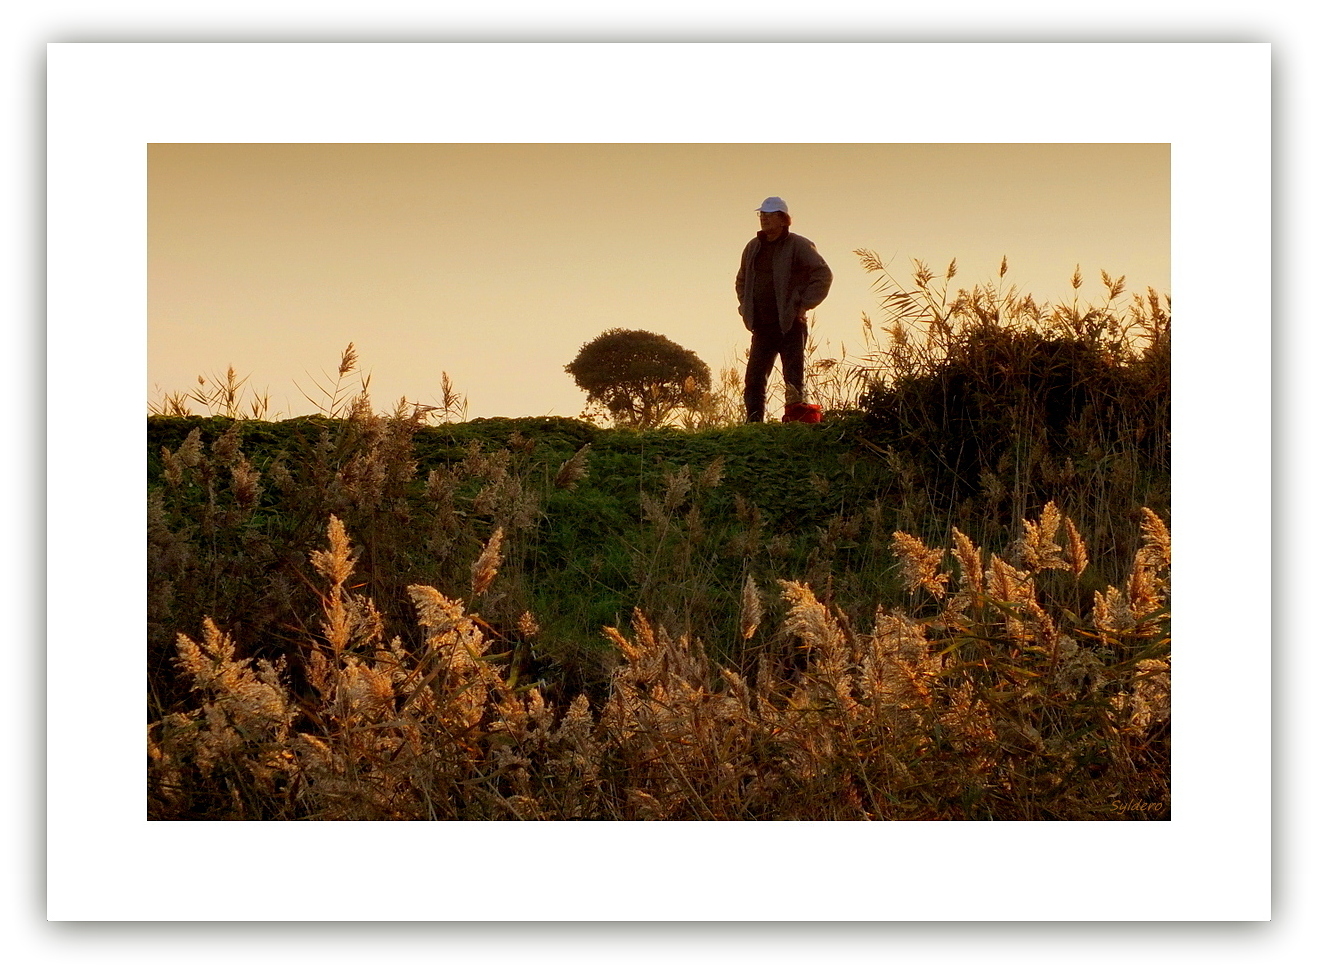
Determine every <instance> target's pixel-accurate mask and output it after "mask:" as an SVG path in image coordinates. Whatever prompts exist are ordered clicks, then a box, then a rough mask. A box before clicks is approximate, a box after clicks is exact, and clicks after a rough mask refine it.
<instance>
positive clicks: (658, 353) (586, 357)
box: [564, 327, 709, 428]
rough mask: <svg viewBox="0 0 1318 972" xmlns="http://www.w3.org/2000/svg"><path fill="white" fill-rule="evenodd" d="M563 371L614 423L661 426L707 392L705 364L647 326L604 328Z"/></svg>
mask: <svg viewBox="0 0 1318 972" xmlns="http://www.w3.org/2000/svg"><path fill="white" fill-rule="evenodd" d="M564 370H565V371H567V373H568V374H570V375H571V376H572V378H573V380H575V381H576V383H577V387H579V388H581V389H582V390H583V391H585V392H586V394H587V396H588V400H589V401H592V402H597V403H599V404H600V405H603V406H604V407H605V408H606V409H608V411H609V414H610V415H611V416H612V417H613V420H614V422H616V423H618V424H620V425H636V426H639V427H641V428H653V427H654V426H657V425H662V424H663V423H664V422H665V421H667V419H668V418H669V417H670V416H671V415H672V414H673V412H675V411H677V410H678V409H681V408H694V407H695V406H697V405H698V404H699V403H700V401H701V399H702V398H703V397H704V396H705V395H706V394H708V392H709V367H708V366H707V365H706V364H705V363H704V362H703V361H701V360H700V358H698V357H697V356H696V354H695V352H693V351H688V350H687V349H686V348H684V347H682V346H681V345H679V344H675V343H674V342H672V341H670V340H668V338H666V337H663V336H662V335H659V334H654V333H651V332H650V331H629V330H626V329H625V328H620V327H619V328H613V329H612V330H609V331H605V332H604V333H603V334H601V335H600V336H599V337H597V338H595V339H594V340H593V341H589V342H587V343H586V344H584V345H582V347H581V350H580V351H579V352H578V353H577V356H576V358H574V359H573V360H572V362H571V363H570V364H568V365H566V366H565V368H564Z"/></svg>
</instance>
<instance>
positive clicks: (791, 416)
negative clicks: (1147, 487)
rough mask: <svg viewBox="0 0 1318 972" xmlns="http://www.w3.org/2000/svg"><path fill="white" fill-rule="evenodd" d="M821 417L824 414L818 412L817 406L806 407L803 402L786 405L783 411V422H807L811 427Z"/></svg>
mask: <svg viewBox="0 0 1318 972" xmlns="http://www.w3.org/2000/svg"><path fill="white" fill-rule="evenodd" d="M823 417H824V413H823V412H821V411H820V410H819V406H818V405H807V404H806V403H805V402H797V403H796V404H795V405H788V406H787V408H786V409H784V410H783V421H784V422H808V423H810V424H812V425H813V424H814V423H815V422H818V421H819V420H820V419H821V418H823Z"/></svg>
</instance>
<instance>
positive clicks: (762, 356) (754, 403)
mask: <svg viewBox="0 0 1318 972" xmlns="http://www.w3.org/2000/svg"><path fill="white" fill-rule="evenodd" d="M777 336H778V335H777V334H776V333H775V332H773V331H754V332H752V334H751V353H750V357H749V358H748V359H747V361H746V394H745V402H746V421H747V422H763V421H764V398H765V392H766V390H767V389H768V387H769V373H770V372H772V371H773V359H774V358H776V357H777V356H778V342H777V341H776V340H774V338H776V337H777Z"/></svg>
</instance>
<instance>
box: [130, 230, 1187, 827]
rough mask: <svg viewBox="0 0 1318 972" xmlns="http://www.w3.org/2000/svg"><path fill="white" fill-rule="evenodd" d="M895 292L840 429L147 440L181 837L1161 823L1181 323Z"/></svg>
mask: <svg viewBox="0 0 1318 972" xmlns="http://www.w3.org/2000/svg"><path fill="white" fill-rule="evenodd" d="M867 259H872V256H867ZM871 269H872V270H875V272H877V273H886V271H885V270H884V269H883V268H882V266H881V265H879V264H878V263H877V261H874V262H873V264H871ZM952 269H953V268H949V270H952ZM1004 272H1005V270H1004ZM950 276H951V273H949V274H948V277H950ZM945 279H946V278H944V283H945ZM884 280H885V281H886V283H885V286H886V290H884V289H882V288H881V293H882V294H883V300H884V306H885V307H886V308H887V310H888V313H889V327H888V334H889V338H890V340H889V341H888V342H887V344H886V346H885V347H883V348H882V349H880V348H879V347H878V345H877V343H876V342H871V344H870V346H869V348H868V350H867V353H866V354H865V355H863V356H861V357H859V358H857V359H854V360H849V361H840V362H830V363H828V364H827V365H825V366H823V367H819V365H820V363H819V362H817V363H816V364H817V368H816V388H821V389H823V390H825V391H829V392H830V394H831V395H832V396H833V398H832V400H831V401H828V402H826V404H829V405H831V406H832V407H833V410H834V412H835V415H834V417H833V418H832V419H830V420H829V421H826V422H825V423H824V424H823V425H822V426H818V427H814V428H803V427H792V426H777V425H768V426H762V427H758V428H751V427H726V423H722V422H719V421H717V420H716V416H717V415H718V414H720V413H719V409H720V408H722V409H723V410H724V411H727V412H729V414H731V412H732V407H731V406H728V407H724V406H722V405H720V404H719V402H718V401H716V399H717V397H718V396H717V389H716V394H715V395H714V396H712V397H711V399H710V400H709V401H707V402H705V403H704V406H703V407H704V408H705V411H704V412H703V413H700V412H693V413H692V415H691V416H688V417H687V425H688V426H689V428H690V429H691V430H689V431H678V430H658V431H654V432H648V433H642V432H636V431H633V430H617V431H613V430H601V429H598V428H596V427H594V426H591V425H589V424H587V423H584V422H574V421H573V420H558V421H548V420H523V421H521V422H520V423H505V424H502V425H500V424H498V423H484V424H482V423H480V422H476V423H466V424H463V425H455V426H451V427H442V428H435V427H430V426H429V425H428V423H427V413H426V410H425V409H424V408H419V407H417V406H415V405H411V404H409V403H405V402H404V403H400V404H399V407H398V408H397V409H395V410H394V411H393V412H392V413H391V414H387V415H379V414H376V413H375V412H374V411H373V410H372V409H371V408H370V404H369V399H367V398H366V396H365V382H362V383H361V388H360V390H359V391H356V392H354V393H353V394H351V395H348V394H347V393H346V392H345V390H344V382H345V381H347V382H348V383H351V382H352V381H353V378H354V375H355V374H356V372H355V359H354V360H352V361H349V359H348V356H347V355H345V359H344V362H343V363H342V365H341V367H340V371H339V376H338V380H331V381H330V382H328V383H327V384H326V386H324V387H322V389H321V390H322V392H323V393H324V394H325V395H326V401H327V402H331V403H332V405H333V409H322V411H324V412H325V415H326V416H327V417H325V418H321V419H311V420H305V421H301V422H291V423H266V422H258V421H253V420H251V419H250V418H248V419H247V420H242V421H229V420H220V419H208V420H201V419H188V418H184V417H181V416H178V417H175V418H172V419H154V420H152V424H151V426H150V428H151V429H152V435H153V436H155V439H154V441H155V442H156V446H155V448H154V449H153V451H152V454H151V456H150V468H149V478H150V481H151V483H152V486H151V489H150V493H149V496H150V502H149V510H150V531H149V536H148V551H149V561H148V563H149V572H150V575H149V604H148V614H149V648H150V652H149V663H150V668H149V671H148V688H149V697H148V753H149V761H148V765H149V771H148V777H149V785H148V792H149V807H150V814H151V816H152V817H153V818H157V819H281V820H293V819H459V818H460V819H719V820H758V819H1166V818H1167V817H1168V816H1169V814H1170V791H1169V768H1170V634H1169V630H1170V600H1169V598H1170V591H1169V585H1168V576H1169V570H1170V557H1171V554H1170V538H1169V534H1168V530H1167V527H1166V522H1167V518H1168V516H1167V497H1168V495H1169V493H1168V468H1169V454H1168V450H1169V441H1168V434H1167V429H1166V420H1167V416H1166V411H1165V409H1166V405H1167V402H1166V367H1167V362H1168V360H1169V347H1170V315H1169V314H1168V313H1167V311H1166V309H1165V306H1164V305H1163V304H1160V303H1159V302H1158V299H1157V298H1156V295H1151V296H1150V298H1148V299H1140V300H1137V301H1131V302H1128V303H1127V304H1125V305H1122V306H1118V305H1117V298H1118V297H1119V296H1120V294H1121V284H1120V282H1119V281H1116V282H1114V281H1111V280H1108V281H1107V286H1108V291H1109V299H1108V302H1107V303H1106V304H1105V305H1103V306H1102V307H1099V308H1094V307H1086V308H1081V307H1080V306H1079V304H1078V302H1076V303H1074V304H1072V305H1071V306H1070V307H1061V308H1058V307H1049V308H1039V307H1036V306H1034V304H1033V302H1032V301H1031V300H1029V298H1022V297H1020V296H1019V295H1016V294H1014V292H1011V291H1009V290H1003V289H1001V288H998V287H990V288H975V289H974V290H973V291H971V292H966V291H961V292H960V293H958V294H956V295H953V296H949V295H948V294H947V291H946V288H945V286H944V287H943V289H941V290H940V289H939V286H938V282H937V280H935V279H934V278H933V277H932V275H930V274H928V273H927V271H923V268H917V274H916V286H915V287H914V288H912V289H910V290H904V289H901V288H898V287H897V286H896V285H895V281H893V280H892V278H891V277H885V278H884ZM1076 287H1077V289H1078V287H1079V283H1078V280H1077V282H1076ZM222 384H223V383H222ZM228 384H229V385H230V386H232V385H233V379H232V376H231V377H230V381H229V382H228ZM231 390H233V391H236V389H231ZM446 397H447V398H454V396H453V393H452V390H451V386H450V387H448V389H447V391H446ZM229 399H232V401H229ZM170 402H171V403H172V404H173V406H175V407H176V408H175V413H176V415H177V414H178V413H179V412H186V408H185V407H184V405H183V403H182V401H181V399H180V398H178V397H177V396H176V397H174V398H172V399H170ZM225 402H227V404H225ZM225 402H221V404H222V405H224V406H225V408H226V409H227V410H228V411H227V414H229V415H230V416H231V417H235V418H236V417H237V416H238V415H239V414H242V413H240V411H239V409H240V403H239V402H238V401H237V398H236V396H235V395H232V394H230V395H228V396H227V397H226V398H225ZM452 404H453V403H450V405H452ZM725 405H726V403H725ZM842 406H848V407H849V409H850V414H849V415H840V414H837V413H838V412H840V411H841V407H842ZM222 410H223V409H222ZM702 415H703V417H702ZM430 417H432V418H433V415H431V416H430ZM449 417H457V416H456V415H450V416H449ZM721 424H722V425H724V426H725V427H723V428H713V429H709V428H708V426H718V425H721ZM702 427H704V428H706V431H695V429H699V428H702ZM963 531H964V532H963Z"/></svg>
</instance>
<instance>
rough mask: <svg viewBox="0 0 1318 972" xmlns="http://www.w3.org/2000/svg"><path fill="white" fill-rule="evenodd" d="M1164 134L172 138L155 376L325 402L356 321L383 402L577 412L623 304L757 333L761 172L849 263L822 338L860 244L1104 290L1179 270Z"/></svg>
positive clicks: (844, 293) (1052, 291) (822, 321)
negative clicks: (603, 339)
mask: <svg viewBox="0 0 1318 972" xmlns="http://www.w3.org/2000/svg"><path fill="white" fill-rule="evenodd" d="M1170 184H1171V175H1170V150H1169V146H1168V145H1166V144H1015V145H1013V144H971V145H966V144H823V145H816V144H765V145H752V144H728V145H721V144H617V145H610V144H404V145H392V144H153V145H151V146H150V147H149V150H148V201H149V204H148V239H149V256H148V274H149V282H148V283H149V286H148V300H149V326H148V356H149V363H148V386H149V387H148V389H147V392H148V397H149V398H150V399H151V400H157V399H158V398H159V397H160V395H161V393H163V392H169V391H178V390H184V389H187V388H189V387H191V386H192V385H193V384H194V383H195V380H196V376H197V375H198V374H206V375H207V376H210V375H212V374H215V373H221V372H223V371H224V369H225V368H226V367H228V366H229V365H232V366H233V367H234V368H235V369H236V371H237V372H238V373H239V375H249V376H250V387H251V388H252V389H254V390H257V391H268V392H269V394H270V407H271V410H272V411H273V412H276V413H281V414H282V415H283V416H285V417H287V416H292V415H300V414H305V413H307V412H310V411H314V410H315V409H314V407H313V406H312V404H311V403H310V402H309V401H308V400H307V398H305V397H304V396H303V393H302V391H299V389H298V387H296V386H295V384H294V382H296V383H297V385H300V386H301V388H302V389H303V390H305V391H306V392H308V393H310V394H311V395H312V396H313V397H319V394H318V393H317V392H316V390H315V385H314V383H313V381H314V380H319V381H321V382H322V383H324V375H325V373H326V372H332V371H333V370H334V369H335V367H336V366H337V364H338V361H339V355H340V352H341V351H342V350H343V349H344V347H346V345H347V344H348V343H349V342H353V343H354V344H355V345H356V348H357V350H358V352H359V355H360V362H361V365H362V367H363V369H364V370H365V371H369V372H371V373H372V376H373V377H372V382H371V392H372V398H373V401H374V403H375V405H376V407H377V408H378V409H383V408H385V407H387V406H390V405H392V404H393V403H394V402H396V401H397V400H398V399H399V398H400V397H405V398H407V399H408V400H409V401H414V402H421V403H429V404H433V403H435V402H436V401H437V400H438V398H439V388H440V376H441V373H442V372H448V374H449V375H450V377H451V378H452V380H453V383H454V385H455V386H456V388H457V389H458V390H459V391H460V392H462V393H463V394H465V395H467V396H468V398H469V401H470V409H469V413H468V415H469V417H477V416H494V415H510V416H515V415H548V414H558V415H575V414H577V413H578V412H580V410H581V409H582V407H583V405H584V403H585V395H584V393H583V392H581V391H580V390H579V389H577V388H576V386H575V385H574V384H573V382H572V380H571V378H570V377H569V376H568V375H567V374H566V373H565V372H564V370H563V366H564V365H565V364H566V363H567V362H568V361H570V360H571V359H572V358H573V357H574V355H575V354H576V352H577V350H578V349H579V348H580V347H581V345H582V344H584V343H585V342H587V341H589V340H590V339H591V338H593V337H595V336H596V335H597V334H599V333H600V332H602V331H604V330H606V329H608V328H611V327H627V328H637V329H642V330H648V331H654V332H657V333H660V334H664V335H666V336H667V337H669V338H671V339H672V340H674V341H676V342H677V343H678V344H680V345H682V346H684V347H687V348H690V349H691V350H693V351H695V352H696V353H697V354H698V355H700V357H701V358H702V359H703V360H704V361H705V362H706V363H707V364H709V365H710V367H711V368H712V369H714V370H716V371H717V370H718V369H719V368H721V367H724V366H728V365H732V364H734V363H735V362H736V361H737V360H738V359H739V355H740V354H741V352H742V351H743V350H744V349H745V347H746V346H747V344H748V340H747V339H748V337H749V335H748V334H747V332H746V331H745V330H744V328H743V327H742V325H741V322H740V319H739V318H738V316H737V308H736V299H735V296H734V294H733V278H734V275H735V273H736V269H737V262H738V257H739V255H740V252H741V249H742V247H743V246H744V245H745V243H746V241H747V240H748V239H750V238H751V236H753V235H754V233H755V231H756V229H757V226H758V224H757V219H756V214H755V209H756V207H757V206H758V205H759V204H760V202H761V200H762V199H763V198H764V197H765V196H769V195H778V196H782V197H784V198H785V199H786V200H787V202H788V204H789V206H790V207H791V211H792V218H793V226H792V229H793V231H794V232H797V233H799V234H801V235H803V236H805V237H807V238H809V239H811V240H813V241H814V243H815V245H816V246H817V247H818V249H819V251H820V253H821V254H823V256H824V258H825V259H826V260H827V261H828V262H829V264H830V266H831V267H832V269H833V272H834V284H833V289H832V292H831V294H830V295H829V297H828V299H827V300H826V301H825V302H824V303H823V304H822V305H821V306H820V308H819V309H818V311H817V315H816V326H815V332H814V334H815V338H816V340H817V341H818V342H819V343H820V344H821V346H822V351H821V353H825V352H826V353H827V354H828V355H829V356H836V355H837V354H838V353H839V352H840V351H841V349H842V347H843V346H844V345H845V346H846V348H847V349H848V350H856V349H859V348H860V347H861V344H862V341H861V314H862V313H864V312H869V313H870V314H871V316H872V317H875V318H876V323H877V322H878V321H879V315H878V314H877V310H878V305H877V301H876V299H875V297H874V295H873V293H872V292H871V290H870V286H871V284H872V283H873V278H872V277H870V276H868V275H867V274H866V273H865V272H864V271H863V270H862V268H861V267H860V264H859V262H858V260H857V258H856V257H855V256H854V254H853V251H854V250H856V249H858V248H868V249H873V250H875V251H876V252H878V253H879V254H880V255H881V256H882V257H883V258H884V259H885V260H886V261H889V263H890V265H893V266H896V267H898V268H901V269H903V270H905V269H908V268H909V267H910V266H911V261H912V260H913V259H920V260H923V261H925V262H926V263H928V264H930V266H931V267H932V268H933V269H934V270H935V271H936V272H942V271H943V270H944V269H945V268H946V267H947V265H948V263H949V262H950V261H951V260H952V259H953V258H955V259H956V260H957V265H958V274H957V278H956V280H955V281H954V286H956V285H960V286H966V287H970V286H972V285H973V284H975V283H982V282H986V281H988V280H989V279H991V278H994V277H996V273H997V269H998V266H999V263H1000V261H1001V259H1002V257H1003V256H1004V255H1005V256H1006V257H1007V260H1008V263H1009V267H1010V269H1009V272H1008V275H1007V282H1008V283H1014V284H1016V285H1017V286H1019V287H1020V288H1021V289H1022V290H1025V291H1029V292H1032V293H1033V294H1034V295H1035V296H1036V298H1040V299H1044V298H1064V297H1069V296H1070V279H1071V274H1072V272H1073V271H1074V269H1075V267H1076V265H1077V264H1078V265H1079V266H1080V269H1081V272H1082V274H1083V276H1084V278H1085V281H1086V282H1085V286H1084V288H1082V291H1081V294H1082V297H1085V298H1090V299H1095V300H1097V299H1099V297H1100V296H1101V293H1102V287H1101V284H1100V280H1099V273H1100V270H1106V271H1107V272H1108V273H1110V274H1112V275H1113V276H1121V275H1125V276H1126V277H1127V284H1128V288H1129V289H1132V290H1138V291H1143V290H1144V289H1145V288H1146V287H1153V288H1155V289H1157V290H1158V291H1159V292H1170Z"/></svg>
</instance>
